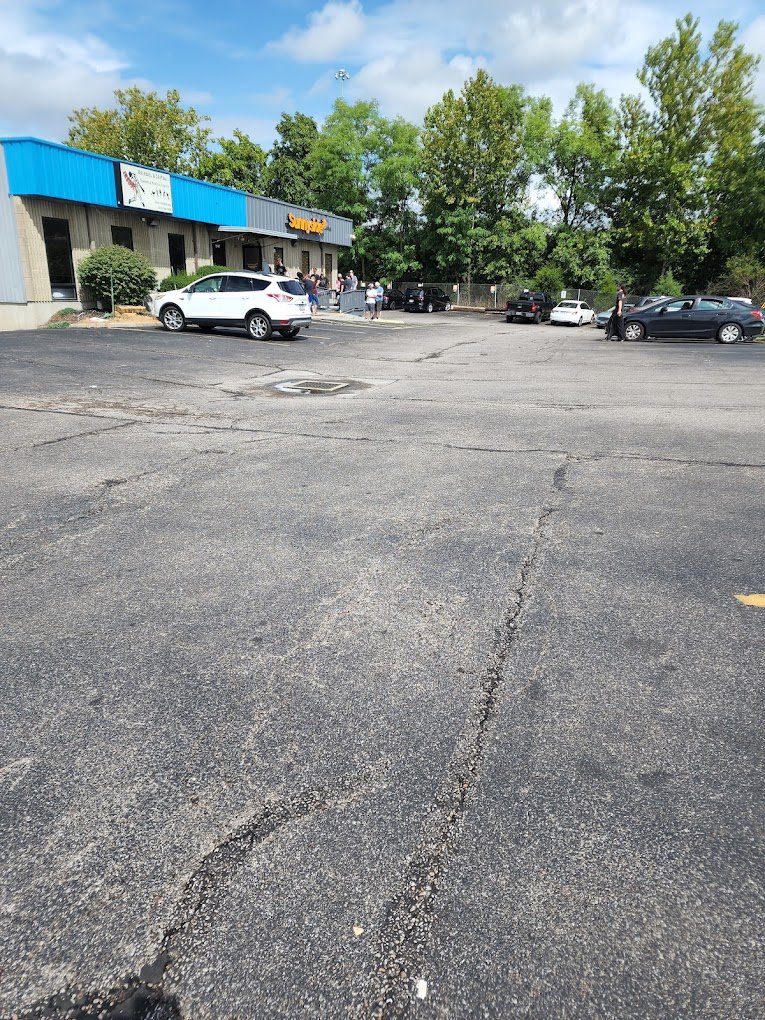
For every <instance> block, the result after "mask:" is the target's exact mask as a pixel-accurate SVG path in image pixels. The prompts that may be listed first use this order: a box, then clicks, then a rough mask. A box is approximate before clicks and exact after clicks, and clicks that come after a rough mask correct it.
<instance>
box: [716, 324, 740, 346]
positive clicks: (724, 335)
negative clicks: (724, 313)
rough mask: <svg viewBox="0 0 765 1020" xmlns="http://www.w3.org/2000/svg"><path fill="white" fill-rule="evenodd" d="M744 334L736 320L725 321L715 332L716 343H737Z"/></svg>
mask: <svg viewBox="0 0 765 1020" xmlns="http://www.w3.org/2000/svg"><path fill="white" fill-rule="evenodd" d="M743 335H744V331H743V330H742V329H741V327H740V326H739V324H738V323H737V322H726V323H725V325H723V326H720V329H719V330H718V333H717V342H718V344H737V343H738V342H739V340H740V339H741V338H742V336H743Z"/></svg>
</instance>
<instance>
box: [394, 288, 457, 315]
mask: <svg viewBox="0 0 765 1020" xmlns="http://www.w3.org/2000/svg"><path fill="white" fill-rule="evenodd" d="M451 307H452V303H451V301H450V300H449V298H448V296H447V295H446V294H444V292H443V291H442V290H441V289H440V288H439V287H407V288H406V291H405V292H404V311H405V312H448V311H451Z"/></svg>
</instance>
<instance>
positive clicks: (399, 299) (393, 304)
mask: <svg viewBox="0 0 765 1020" xmlns="http://www.w3.org/2000/svg"><path fill="white" fill-rule="evenodd" d="M404 301H405V298H404V292H403V290H393V289H392V288H388V289H387V290H385V291H384V293H383V303H382V306H383V308H390V309H393V310H395V309H396V308H403V307H404Z"/></svg>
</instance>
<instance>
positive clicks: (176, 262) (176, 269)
mask: <svg viewBox="0 0 765 1020" xmlns="http://www.w3.org/2000/svg"><path fill="white" fill-rule="evenodd" d="M167 244H168V248H169V249H170V272H171V273H172V274H173V275H174V276H175V274H176V273H185V272H186V242H185V240H184V237H183V234H168V235H167Z"/></svg>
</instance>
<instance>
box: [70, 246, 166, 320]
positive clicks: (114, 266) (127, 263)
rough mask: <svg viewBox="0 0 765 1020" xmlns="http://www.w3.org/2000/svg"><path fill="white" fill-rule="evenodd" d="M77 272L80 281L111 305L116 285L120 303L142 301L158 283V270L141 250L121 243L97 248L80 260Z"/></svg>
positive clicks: (98, 297) (116, 294)
mask: <svg viewBox="0 0 765 1020" xmlns="http://www.w3.org/2000/svg"><path fill="white" fill-rule="evenodd" d="M77 275H78V277H79V279H80V283H81V284H82V285H83V286H84V287H87V288H88V290H89V291H90V293H91V294H92V295H93V297H94V298H96V299H97V300H99V301H103V302H104V304H105V305H107V307H110V306H111V300H112V286H113V288H114V302H115V304H120V305H140V304H143V299H144V298H145V297H146V295H147V294H148V293H149V291H150V290H153V289H154V288H155V287H156V286H157V274H156V273H155V272H154V270H153V269H152V267H151V265H150V264H149V261H148V260H147V259H146V258H145V257H144V256H143V255H141V253H140V252H137V251H130V249H129V248H123V247H122V245H121V244H110V245H107V246H105V247H103V248H96V250H95V251H92V252H91V253H90V254H89V255H86V256H85V258H84V259H83V260H82V262H81V263H80V266H79V269H78V270H77Z"/></svg>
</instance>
